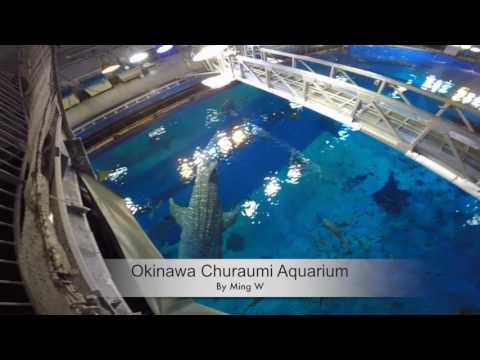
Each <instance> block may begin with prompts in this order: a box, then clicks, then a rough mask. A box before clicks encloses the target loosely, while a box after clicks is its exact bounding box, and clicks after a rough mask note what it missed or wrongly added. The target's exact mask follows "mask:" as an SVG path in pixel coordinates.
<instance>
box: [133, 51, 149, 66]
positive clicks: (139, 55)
mask: <svg viewBox="0 0 480 360" xmlns="http://www.w3.org/2000/svg"><path fill="white" fill-rule="evenodd" d="M146 58H148V53H146V52H143V51H142V52H138V53H136V54H133V55H132V56H130V59H129V61H130V62H131V63H132V64H134V63H139V62H142V61H143V60H145V59H146Z"/></svg>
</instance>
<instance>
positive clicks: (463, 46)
mask: <svg viewBox="0 0 480 360" xmlns="http://www.w3.org/2000/svg"><path fill="white" fill-rule="evenodd" d="M471 47H472V45H460V48H461V49H462V50H468V49H470V48H471Z"/></svg>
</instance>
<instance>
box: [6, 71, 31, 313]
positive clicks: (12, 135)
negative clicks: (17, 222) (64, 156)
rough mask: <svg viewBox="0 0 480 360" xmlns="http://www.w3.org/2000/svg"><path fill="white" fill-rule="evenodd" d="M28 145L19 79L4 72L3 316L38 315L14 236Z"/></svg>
mask: <svg viewBox="0 0 480 360" xmlns="http://www.w3.org/2000/svg"><path fill="white" fill-rule="evenodd" d="M26 142H27V124H26V121H25V116H24V112H23V102H22V95H21V93H20V90H19V83H18V78H17V77H16V76H13V75H11V74H9V73H5V72H0V315H3V314H12V315H13V314H33V313H34V311H33V308H32V305H31V303H30V301H29V299H28V296H27V293H26V291H25V288H24V286H23V283H22V280H21V276H20V271H19V268H18V265H17V261H16V259H17V257H16V252H15V234H14V219H15V218H16V217H15V212H16V211H18V210H19V209H18V210H17V209H15V203H16V200H17V198H18V197H21V191H22V188H21V186H20V185H21V184H22V182H23V179H22V178H21V177H22V174H21V173H22V171H21V168H22V162H23V157H24V154H25V146H26ZM20 203H21V202H20V201H18V204H20Z"/></svg>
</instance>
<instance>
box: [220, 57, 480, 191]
mask: <svg viewBox="0 0 480 360" xmlns="http://www.w3.org/2000/svg"><path fill="white" fill-rule="evenodd" d="M259 50H260V51H259V52H257V54H255V53H252V55H251V56H243V55H240V53H233V52H224V53H223V54H222V55H221V56H219V57H218V58H217V60H218V64H217V65H218V69H219V71H221V72H222V73H224V74H226V75H229V76H230V75H231V76H233V78H234V79H235V80H239V81H241V82H243V83H245V84H248V85H251V86H254V87H257V88H259V89H262V90H264V91H267V92H269V93H272V94H275V95H277V96H280V97H282V98H285V99H287V100H289V101H291V102H295V103H298V104H300V105H302V106H305V107H306V108H309V109H311V110H313V111H316V112H318V113H320V114H322V115H325V116H328V117H329V118H332V119H334V120H336V121H339V122H341V123H342V124H344V125H346V126H348V127H351V128H353V129H355V130H360V131H363V132H364V133H366V134H368V135H370V136H373V137H374V138H376V139H378V140H380V141H382V142H384V143H386V144H388V145H390V146H392V147H394V148H395V149H397V150H399V151H401V152H402V153H403V154H405V155H406V156H408V157H409V158H411V159H413V160H415V161H417V162H418V163H420V164H422V165H424V166H425V167H427V168H428V169H430V170H431V171H434V172H435V173H437V174H439V175H440V176H442V177H444V178H445V179H447V180H448V181H450V182H452V183H453V184H455V185H457V186H458V187H460V188H461V189H463V190H464V191H466V192H468V193H470V194H471V195H473V196H474V197H476V198H480V134H479V130H478V127H477V128H476V127H475V123H473V122H472V121H471V120H472V119H471V118H472V116H479V118H480V111H478V110H477V109H475V108H474V107H471V106H469V105H467V104H463V103H461V102H455V101H452V100H451V99H449V98H446V97H443V96H438V95H435V94H433V93H430V92H427V91H424V90H422V89H420V88H417V87H415V86H411V85H409V84H405V83H402V82H400V81H397V80H393V79H390V78H387V77H385V76H382V75H379V74H375V73H373V72H370V71H366V70H362V69H357V68H354V67H350V66H345V65H340V64H337V63H333V62H329V61H324V60H320V59H316V58H313V57H309V56H303V55H296V54H291V53H286V52H282V51H277V50H270V49H264V48H261V49H259ZM258 54H259V55H258ZM312 64H313V65H312ZM319 66H324V67H327V69H328V72H329V76H326V75H322V74H320V73H318V72H316V71H315V70H314V68H319ZM339 74H340V75H341V79H339V78H337V76H338V75H339ZM352 75H353V76H352ZM352 77H353V78H355V79H356V80H357V81H355V80H354V79H353V78H352ZM359 79H365V80H364V81H362V83H366V82H371V84H372V86H374V87H375V89H374V90H371V89H368V88H366V87H363V86H362V85H359V82H360V81H359ZM387 89H390V90H389V91H390V92H391V91H394V92H395V94H396V95H397V98H393V97H391V96H388V95H387V94H386V93H387ZM412 93H415V94H417V96H418V95H419V96H420V97H428V98H429V99H428V100H429V101H431V102H433V103H434V104H438V108H437V109H435V112H428V111H426V110H423V109H420V108H418V107H416V106H414V105H413V104H412V101H411V100H409V94H412ZM447 112H448V113H449V114H454V116H456V117H457V118H458V120H459V121H457V122H455V121H452V120H451V118H448V117H447V116H446V115H447ZM469 117H470V119H469Z"/></svg>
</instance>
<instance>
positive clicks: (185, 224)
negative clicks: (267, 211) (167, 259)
mask: <svg viewBox="0 0 480 360" xmlns="http://www.w3.org/2000/svg"><path fill="white" fill-rule="evenodd" d="M217 170H218V162H217V161H216V160H214V159H209V160H207V161H206V162H205V163H204V164H202V165H199V166H198V167H197V175H196V178H195V183H194V185H193V192H192V196H191V198H190V203H189V205H188V207H181V206H179V205H177V204H175V202H174V201H173V199H172V198H170V213H171V214H172V216H173V217H174V218H175V221H176V222H177V224H179V225H180V226H181V227H182V234H181V239H180V243H179V248H178V254H179V257H180V258H193V259H198V258H207V259H208V258H212V259H215V258H217V259H218V258H221V257H222V243H221V241H222V233H223V231H224V230H225V229H226V228H228V227H229V226H230V225H231V224H233V223H234V222H235V220H236V219H237V216H238V214H239V213H240V207H239V206H237V207H236V208H235V209H234V210H232V211H230V212H226V213H224V212H223V208H222V204H221V202H220V197H219V195H218V175H217Z"/></svg>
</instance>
